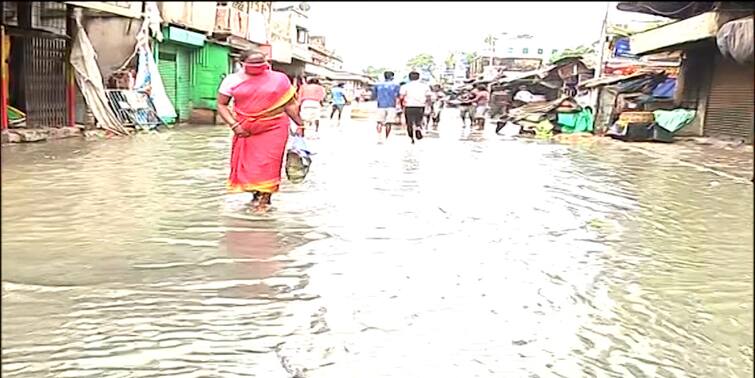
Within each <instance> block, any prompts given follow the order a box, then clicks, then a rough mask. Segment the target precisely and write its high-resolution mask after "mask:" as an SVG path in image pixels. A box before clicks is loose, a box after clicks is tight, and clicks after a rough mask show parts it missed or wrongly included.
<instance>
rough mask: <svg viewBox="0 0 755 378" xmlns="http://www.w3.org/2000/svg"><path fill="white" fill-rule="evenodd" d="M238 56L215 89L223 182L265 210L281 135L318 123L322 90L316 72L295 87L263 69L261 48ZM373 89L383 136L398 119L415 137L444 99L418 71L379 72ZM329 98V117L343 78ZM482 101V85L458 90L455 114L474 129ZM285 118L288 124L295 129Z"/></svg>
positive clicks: (434, 119)
mask: <svg viewBox="0 0 755 378" xmlns="http://www.w3.org/2000/svg"><path fill="white" fill-rule="evenodd" d="M241 62H242V67H243V69H242V70H239V71H238V72H235V73H233V74H231V75H228V76H227V77H226V78H225V79H223V82H222V83H221V85H220V88H219V90H218V99H217V107H218V113H219V114H220V116H221V117H222V119H223V121H224V122H225V123H226V124H227V125H228V127H229V128H230V130H231V131H232V132H233V140H232V145H231V159H230V174H229V177H228V181H227V188H228V190H229V191H230V192H249V193H252V194H253V199H252V202H251V205H252V207H253V210H255V211H265V210H266V209H267V208H268V207H269V206H270V204H271V198H272V195H273V193H275V192H277V191H278V189H279V187H280V183H281V167H282V163H283V158H284V154H285V150H286V144H287V141H288V138H289V136H290V135H298V136H300V137H303V136H304V133H305V130H307V129H314V130H315V131H318V130H319V126H320V116H321V114H322V110H323V106H324V101H325V98H326V95H327V93H326V90H325V88H324V87H323V86H322V85H321V84H320V83H319V81H318V79H317V78H310V79H309V80H308V81H307V83H306V84H304V85H301V86H300V87H299V88H298V89H297V88H296V87H295V86H294V85H293V84H292V83H291V81H290V80H289V78H288V76H287V75H286V74H284V73H281V72H277V71H273V70H272V69H271V66H270V64H269V63H268V61H267V59H266V56H265V55H264V54H263V53H262V52H259V51H256V50H248V51H245V52H244V53H242V54H241ZM374 95H375V97H376V100H377V107H378V109H377V133H378V136H379V138H381V139H382V135H383V133H384V135H385V138H388V137H389V136H390V133H391V129H392V127H393V126H395V125H400V124H402V123H403V124H405V125H406V131H407V135H408V136H409V138H410V140H411V143H412V144H414V143H415V141H416V140H420V139H422V138H423V134H424V133H425V132H427V131H428V129H429V127H432V129H434V130H437V127H438V123H439V121H440V115H441V111H442V109H443V104H444V102H445V99H446V96H445V93H444V91H443V89H442V87H441V86H440V85H433V86H430V85H428V84H425V83H423V82H422V81H420V75H419V73H418V72H411V73H409V80H408V82H406V83H397V82H395V80H394V73H393V72H385V73H384V81H382V82H380V83H378V84H377V85H376V86H375V88H374ZM331 101H332V111H331V113H330V118H331V119H332V118H333V117H334V116H335V115H336V114H337V115H338V119H339V120H340V118H341V114H342V112H343V108H344V106H345V105H347V104H348V103H349V101H348V100H347V98H346V94H345V92H344V88H343V84H339V85H336V86H335V87H334V88H332V89H331ZM489 101H490V95H489V94H488V91H487V88H486V87H485V86H484V85H483V86H478V87H476V88H475V89H474V90H473V91H470V92H469V93H467V94H464V95H463V96H462V98H461V107H462V113H461V114H462V120H463V121H464V122H465V118H466V117H469V118H470V120H471V124H470V126H475V125H476V126H477V127H478V128H482V127H483V124H484V117H485V116H486V115H487V114H488V112H489ZM231 102H232V103H233V105H232V106H231ZM480 120H482V123H480ZM291 122H293V123H294V124H295V125H296V128H295V130H296V131H295V132H294V131H293V130H292V128H291ZM465 127H466V122H465Z"/></svg>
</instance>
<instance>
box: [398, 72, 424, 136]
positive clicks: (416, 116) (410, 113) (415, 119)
mask: <svg viewBox="0 0 755 378" xmlns="http://www.w3.org/2000/svg"><path fill="white" fill-rule="evenodd" d="M399 95H400V96H401V98H402V99H403V101H404V106H405V108H404V115H405V116H406V133H407V134H409V138H411V140H412V144H414V139H415V138H416V139H418V140H419V139H422V118H424V115H425V106H426V105H427V102H428V101H429V99H430V87H429V86H428V85H427V84H425V83H422V82H420V81H419V72H416V71H412V72H410V73H409V82H408V83H407V84H406V85H404V86H403V87H401V90H400V91H399Z"/></svg>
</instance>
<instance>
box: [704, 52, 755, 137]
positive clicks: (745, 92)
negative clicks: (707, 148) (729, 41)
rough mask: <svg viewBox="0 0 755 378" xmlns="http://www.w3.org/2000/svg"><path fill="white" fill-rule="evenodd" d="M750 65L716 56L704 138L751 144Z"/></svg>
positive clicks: (751, 82)
mask: <svg viewBox="0 0 755 378" xmlns="http://www.w3.org/2000/svg"><path fill="white" fill-rule="evenodd" d="M754 80H755V75H753V65H752V64H750V65H739V64H736V63H734V62H733V61H730V60H728V59H725V58H724V57H722V56H720V55H719V56H717V57H716V61H715V67H714V69H713V80H712V83H711V88H710V94H709V96H708V108H707V110H706V116H705V127H704V129H703V130H704V131H703V133H704V134H705V135H706V136H713V137H726V138H737V139H743V140H746V141H747V142H748V143H750V142H752V141H753V120H754V119H753V90H755V89H754V88H753V87H754V85H753V81H754Z"/></svg>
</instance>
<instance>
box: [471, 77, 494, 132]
mask: <svg viewBox="0 0 755 378" xmlns="http://www.w3.org/2000/svg"><path fill="white" fill-rule="evenodd" d="M472 94H473V95H474V98H473V99H472V103H473V104H474V107H475V109H474V113H473V115H474V124H476V125H477V130H483V129H484V128H485V117H487V115H488V110H489V108H488V103H489V101H490V93H488V86H487V85H485V84H477V87H476V88H475V89H474V90H472Z"/></svg>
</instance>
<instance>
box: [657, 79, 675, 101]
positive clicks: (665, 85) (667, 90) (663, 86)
mask: <svg viewBox="0 0 755 378" xmlns="http://www.w3.org/2000/svg"><path fill="white" fill-rule="evenodd" d="M675 90H676V79H673V78H668V79H666V80H665V81H664V82H662V83H660V84H658V86H657V87H655V89H653V97H656V98H671V97H674V91H675Z"/></svg>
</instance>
